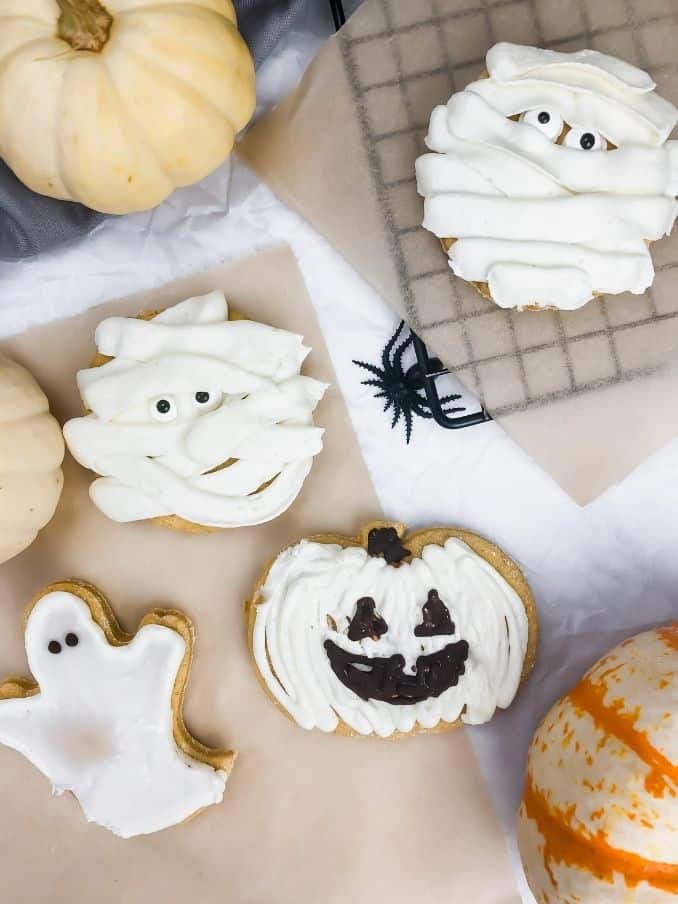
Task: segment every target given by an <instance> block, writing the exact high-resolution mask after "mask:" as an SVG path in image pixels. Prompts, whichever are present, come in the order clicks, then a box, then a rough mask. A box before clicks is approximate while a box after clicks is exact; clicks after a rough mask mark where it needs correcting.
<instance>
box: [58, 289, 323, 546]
mask: <svg viewBox="0 0 678 904" xmlns="http://www.w3.org/2000/svg"><path fill="white" fill-rule="evenodd" d="M95 339H96V344H97V348H98V350H99V353H100V355H102V356H106V357H105V358H104V359H102V360H104V361H106V363H103V364H102V365H101V366H95V367H90V368H88V369H87V370H82V371H80V372H79V373H78V378H77V379H78V387H79V389H80V394H81V395H82V398H83V401H84V404H85V406H86V407H87V409H88V411H89V412H90V413H89V414H88V415H87V416H86V417H79V418H75V419H74V420H71V421H68V423H67V424H66V425H65V427H64V436H65V437H66V443H67V445H68V448H69V450H70V452H71V454H72V455H73V456H74V458H76V459H77V461H79V462H80V464H82V465H83V466H84V467H86V468H89V469H90V470H92V471H95V472H96V473H97V474H99V475H100V477H99V479H97V480H95V481H94V483H93V484H92V485H91V487H90V496H91V498H92V501H93V502H94V504H95V505H96V506H97V507H98V508H99V509H101V511H102V512H103V513H104V514H105V515H107V516H108V517H109V518H111V519H113V520H114V521H119V522H129V521H140V520H145V519H160V520H161V521H162V522H163V523H165V524H167V525H168V526H171V527H179V528H182V529H189V530H195V529H202V528H228V527H240V526H244V525H252V524H261V523H263V522H265V521H270V520H271V519H273V518H276V517H277V516H278V515H280V514H281V513H282V512H284V511H285V510H286V509H287V508H288V507H289V506H290V505H291V504H292V503H293V502H294V500H295V498H296V497H297V495H298V493H299V491H300V490H301V487H302V484H303V482H304V480H305V478H306V476H307V474H308V473H309V471H310V469H311V465H312V463H313V457H314V456H315V455H317V454H318V452H320V450H321V448H322V435H323V431H322V429H320V428H319V427H315V426H314V425H313V411H314V409H315V407H316V405H317V404H318V402H319V401H320V399H321V398H322V396H323V393H324V392H325V389H326V388H327V387H326V384H324V383H320V382H318V381H317V380H312V379H311V378H310V377H304V376H301V373H300V371H301V365H302V362H303V361H304V359H305V357H306V355H307V354H308V352H309V349H308V348H306V347H305V346H304V345H303V342H302V337H301V336H298V335H296V334H294V333H290V332H287V331H286V330H280V329H275V328H273V327H270V326H265V325H263V324H261V323H255V322H253V321H249V320H244V319H241V318H238V319H235V318H233V319H229V311H228V305H227V303H226V299H225V298H224V296H223V294H222V293H221V292H212V293H210V294H209V295H204V296H202V297H198V298H189V299H188V300H187V301H183V302H181V303H180V304H177V305H175V306H174V307H172V308H168V309H167V310H165V311H163V312H162V313H160V314H157V315H156V316H154V317H153V318H152V319H140V318H133V317H132V318H130V317H110V318H108V319H107V320H104V321H103V323H101V324H99V326H98V328H97V330H96V334H95ZM109 359H110V360H109Z"/></svg>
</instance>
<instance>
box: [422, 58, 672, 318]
mask: <svg viewBox="0 0 678 904" xmlns="http://www.w3.org/2000/svg"><path fill="white" fill-rule="evenodd" d="M486 63H487V69H488V73H489V78H484V79H480V80H479V81H477V82H474V83H472V84H470V85H469V86H468V87H467V88H466V89H465V90H464V91H462V92H459V93H457V94H455V95H453V96H452V97H451V98H450V100H449V102H448V104H447V105H446V106H439V107H436V108H435V109H434V110H433V112H432V114H431V121H430V125H429V132H428V136H427V139H426V142H427V145H428V147H429V148H430V150H431V151H432V152H433V153H430V154H425V155H424V156H422V157H420V158H419V159H418V160H417V164H416V171H417V185H418V189H419V192H420V194H421V195H422V196H423V197H424V222H423V225H424V227H425V228H426V229H429V230H430V231H431V232H433V233H434V234H435V235H436V236H438V237H439V238H456V239H457V241H456V242H454V243H453V244H452V246H451V247H450V250H449V252H448V253H449V258H450V266H451V268H452V270H453V271H454V272H455V273H456V274H457V275H458V276H460V277H462V278H463V279H466V280H468V281H471V282H488V283H491V288H490V290H491V293H492V296H493V298H494V300H495V301H496V303H497V304H498V305H500V306H501V307H507V308H522V307H525V306H526V305H532V304H536V305H540V306H549V305H553V306H556V307H559V308H563V309H573V308H577V307H581V306H582V305H583V304H585V303H586V302H587V301H588V300H589V299H590V298H591V297H592V296H593V295H594V293H598V294H601V293H606V294H617V293H621V292H626V291H629V292H633V293H636V294H640V293H642V292H644V291H645V290H646V289H647V288H648V287H649V286H650V285H651V283H652V279H653V278H654V268H653V265H652V259H651V257H650V253H649V251H648V247H647V245H648V243H649V242H651V241H654V240H656V239H659V238H661V237H662V236H664V235H666V234H668V233H669V232H670V231H671V229H672V226H673V223H674V220H675V218H676V214H677V212H678V206H677V205H676V201H675V196H676V194H678V142H676V141H666V139H667V137H668V135H669V133H670V132H671V130H672V129H673V127H674V125H675V124H676V121H677V120H678V110H676V108H675V107H674V106H673V105H672V104H670V103H669V102H668V101H666V100H664V99H663V98H660V97H659V96H658V95H656V94H655V92H654V87H655V85H654V82H653V81H652V79H651V78H650V77H649V76H648V75H647V73H645V72H643V71H642V70H640V69H637V68H636V67H634V66H631V65H630V64H628V63H626V62H624V61H623V60H617V59H615V58H614V57H609V56H607V55H605V54H601V53H597V52H596V51H579V52H577V53H572V54H563V53H556V52H554V51H550V50H540V49H538V48H534V47H523V46H521V45H515V44H505V43H502V44H497V45H495V46H494V47H493V48H491V49H490V51H488V54H487V58H486ZM540 111H541V112H542V113H543V114H546V117H547V118H545V121H544V123H543V127H542V126H540V123H539V119H538V115H539V112H540ZM526 113H529V114H530V115H529V116H524V115H523V116H521V121H514V120H513V119H510V118H509V117H512V116H515V115H517V114H526ZM561 121H562V122H563V123H565V124H567V126H568V127H569V128H570V132H569V133H568V135H567V136H566V137H565V138H564V140H563V141H564V143H558V144H556V143H555V141H556V140H557V139H558V136H557V135H555V134H554V128H553V126H554V122H561ZM582 141H583V142H584V144H587V146H590V147H591V150H585V149H584V144H582ZM608 142H609V143H610V144H613V145H616V147H615V148H613V149H610V150H601V149H602V148H607V147H609V144H608ZM469 246H471V247H469ZM575 271H576V272H575Z"/></svg>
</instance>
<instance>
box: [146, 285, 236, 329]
mask: <svg viewBox="0 0 678 904" xmlns="http://www.w3.org/2000/svg"><path fill="white" fill-rule="evenodd" d="M153 319H154V320H155V322H156V323H169V324H172V325H173V326H186V325H189V324H196V323H222V322H223V321H224V320H227V319H228V303H227V301H226V298H225V297H224V293H223V292H219V291H214V292H208V293H207V295H196V296H194V297H193V298H187V299H185V301H180V302H179V303H178V304H175V305H174V306H173V307H171V308H165V310H164V311H160V312H159V313H158V314H156V315H155V317H154V318H153Z"/></svg>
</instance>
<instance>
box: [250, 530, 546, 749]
mask: <svg viewBox="0 0 678 904" xmlns="http://www.w3.org/2000/svg"><path fill="white" fill-rule="evenodd" d="M431 589H436V590H437V591H438V594H439V596H440V599H441V600H442V601H443V602H444V604H445V605H446V606H447V608H448V610H449V613H450V616H451V620H452V622H453V624H454V633H453V634H452V635H443V636H434V637H417V636H415V634H414V629H415V627H416V626H417V625H418V624H419V623H420V622H421V621H422V605H423V604H424V603H425V602H426V600H427V594H428V592H429V591H430V590H431ZM362 597H371V598H372V599H373V600H374V601H375V603H376V611H377V612H378V613H379V615H380V616H381V617H382V618H383V619H384V620H385V621H386V623H387V625H388V630H387V632H386V633H385V634H383V636H381V637H380V638H379V639H378V640H373V639H372V638H370V637H367V638H365V639H363V640H359V641H351V640H349V639H348V637H347V628H348V624H349V622H350V621H351V619H352V618H353V616H354V614H355V611H356V602H357V600H358V599H360V598H362ZM326 640H331V641H333V642H334V643H336V644H337V645H338V646H339V647H341V648H342V649H343V650H346V651H348V652H350V653H354V654H356V655H364V656H371V657H374V656H376V657H385V656H386V657H388V656H391V655H393V654H401V655H402V656H404V657H405V671H406V672H413V671H414V669H415V666H416V660H417V658H418V657H419V656H421V655H426V654H429V653H433V652H436V651H438V650H440V649H442V648H443V647H444V646H445V645H446V644H448V643H450V642H454V641H459V640H466V641H467V642H468V644H469V656H468V660H467V662H466V666H465V671H464V674H463V675H462V676H461V678H460V679H459V683H458V684H457V685H456V686H454V687H450V688H449V689H448V690H446V691H444V692H443V693H442V694H441V695H440V696H439V697H430V698H429V699H427V700H423V701H420V702H417V703H415V704H412V705H393V704H390V703H386V702H382V701H380V700H374V699H370V700H367V701H366V700H363V699H361V698H360V697H358V696H357V695H356V694H355V693H353V692H352V691H351V690H350V689H349V688H347V687H346V686H345V685H344V684H343V683H342V682H341V681H340V680H339V679H338V678H337V676H336V675H335V673H334V672H333V671H332V668H331V666H330V664H329V659H328V655H327V652H326V650H325V648H324V646H323V644H324V642H325V641H326ZM527 640H528V622H527V616H526V613H525V608H524V605H523V603H522V601H521V599H520V597H519V596H518V594H517V593H516V592H515V591H514V590H513V588H512V587H510V585H509V584H508V583H507V582H506V581H505V580H504V578H503V577H502V576H501V575H500V574H499V573H498V572H497V571H495V569H493V568H492V566H491V565H490V564H489V563H488V562H486V561H485V559H483V558H482V557H481V556H479V555H477V554H476V553H475V552H473V551H472V550H471V549H470V547H469V546H467V545H466V544H465V543H463V542H462V541H461V540H457V539H450V540H448V541H447V542H446V543H445V545H444V546H437V545H434V544H431V545H429V546H426V547H425V548H424V550H423V551H422V555H421V558H415V559H412V561H411V562H409V563H404V564H402V565H400V566H399V567H397V568H395V567H393V566H391V565H388V564H387V563H386V561H385V560H384V559H382V558H376V557H370V556H369V555H368V553H367V551H366V550H365V549H363V548H362V547H350V548H346V549H344V548H342V547H340V546H338V545H333V544H324V543H316V542H313V541H308V540H303V541H301V543H299V544H297V545H296V546H293V547H291V548H289V549H287V550H285V551H284V552H282V553H281V554H280V555H279V556H278V558H277V559H276V560H275V562H274V564H273V566H272V567H271V569H270V571H269V573H268V576H267V578H266V581H265V583H264V585H263V587H262V589H261V602H260V603H259V604H258V605H257V607H256V615H255V623H254V636H253V641H254V659H255V662H256V666H257V669H258V670H259V672H260V674H261V676H262V678H263V680H264V682H265V683H266V686H267V688H268V689H269V690H270V692H271V694H273V696H274V697H275V699H276V700H277V701H278V702H279V703H280V705H281V706H283V707H284V708H285V709H286V710H287V711H288V712H289V713H290V715H291V716H292V717H293V718H294V719H295V720H296V721H297V722H298V723H299V725H301V726H302V727H303V728H307V729H310V728H319V729H321V730H323V731H334V730H335V729H336V727H337V726H338V724H339V720H340V719H341V720H342V721H343V722H344V723H345V724H346V725H348V726H349V727H350V728H352V729H353V730H354V731H356V732H358V733H359V734H364V735H367V734H372V733H375V734H378V735H380V736H382V737H388V736H389V735H391V734H393V733H394V732H395V731H401V732H407V731H411V730H412V728H414V726H415V725H416V724H417V723H418V724H419V725H421V726H423V727H425V728H434V727H435V726H436V725H437V724H438V723H439V722H441V721H442V722H455V721H456V720H457V719H458V718H460V717H461V718H462V719H463V721H464V722H467V723H469V724H473V725H476V724H480V723H483V722H486V721H487V720H488V719H490V718H491V717H492V715H493V714H494V712H495V709H496V708H497V707H500V708H505V707H507V706H509V704H510V703H511V701H512V700H513V698H514V696H515V694H516V691H517V689H518V685H519V684H520V679H521V674H522V669H523V663H524V659H525V653H526V649H527Z"/></svg>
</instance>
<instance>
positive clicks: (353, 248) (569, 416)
mask: <svg viewBox="0 0 678 904" xmlns="http://www.w3.org/2000/svg"><path fill="white" fill-rule="evenodd" d="M497 41H515V42H518V43H524V44H536V45H539V46H542V47H548V48H551V49H554V50H559V51H572V50H577V49H580V48H583V47H592V48H594V49H596V50H599V51H602V52H604V53H610V54H613V55H618V56H619V57H621V58H623V59H625V60H628V61H629V62H631V63H633V64H635V65H637V66H641V67H642V68H644V69H647V70H648V71H649V72H650V74H651V75H652V77H653V78H654V79H655V81H656V83H657V90H658V92H659V93H660V94H662V95H663V96H665V97H667V98H668V99H669V100H671V101H673V102H674V103H677V104H678V60H677V59H676V53H675V48H676V46H678V3H676V2H675V0H416V2H414V0H365V2H364V3H363V4H362V6H361V7H360V8H359V10H358V12H357V13H356V14H355V15H354V16H353V17H352V18H351V19H350V20H349V22H348V24H347V26H346V27H345V28H344V29H343V30H342V32H341V33H340V35H339V36H338V37H337V38H334V39H332V40H330V41H329V42H328V43H327V45H326V46H325V48H324V49H323V51H322V52H321V53H320V54H319V56H318V58H317V60H316V61H315V63H314V64H313V65H312V66H311V67H310V69H309V71H308V72H307V74H306V76H305V77H304V79H303V81H302V83H301V85H300V86H299V88H298V90H297V91H295V92H294V93H293V94H292V95H291V96H290V97H289V98H288V99H287V100H286V101H284V102H283V103H282V104H280V105H279V106H278V107H277V108H276V109H275V110H274V111H273V112H271V113H269V114H268V115H267V116H266V117H264V118H263V119H262V120H260V121H259V123H258V124H257V125H256V126H255V128H254V129H253V130H252V131H251V132H250V133H249V136H248V137H247V138H246V140H245V142H244V143H243V145H241V147H240V151H239V153H240V154H241V155H242V156H243V157H244V159H245V160H246V162H248V163H249V164H250V165H251V166H253V167H254V169H255V170H256V171H257V172H258V173H259V174H260V175H261V176H262V177H263V178H265V179H266V180H268V181H269V182H270V183H271V184H272V186H273V188H274V189H275V190H276V192H277V193H278V194H279V195H280V196H281V197H282V199H283V200H284V201H286V202H287V203H288V204H290V205H291V206H293V207H296V208H297V209H299V210H300V211H301V212H302V213H303V214H304V215H305V216H306V217H307V218H308V219H309V220H310V221H311V223H313V225H314V226H315V227H316V228H317V229H319V230H320V231H321V232H322V233H323V234H325V235H326V236H328V237H329V239H330V240H331V241H332V242H333V244H334V245H335V246H336V247H337V249H338V250H339V251H340V252H341V253H342V254H343V255H344V256H345V257H346V258H347V259H348V260H349V261H350V262H351V263H352V264H353V265H354V266H355V267H356V269H357V270H358V271H359V272H360V273H361V274H362V275H363V276H364V277H365V278H366V279H367V280H368V281H369V282H370V283H371V284H372V286H373V287H374V288H375V289H376V290H377V291H378V292H379V294H380V295H381V297H382V298H383V299H384V301H385V302H386V303H388V304H390V305H391V306H392V307H394V308H395V309H396V311H397V312H398V313H399V314H400V315H401V316H402V317H404V318H405V319H406V320H407V321H408V323H409V324H410V326H412V328H413V329H414V330H415V331H416V332H417V333H418V334H419V335H420V336H421V337H422V338H423V339H424V340H425V341H426V343H427V344H428V345H429V348H430V349H431V350H432V351H435V353H436V354H437V355H439V356H440V357H441V358H442V360H443V361H444V362H445V363H446V364H447V366H448V367H449V368H450V369H452V370H453V371H454V372H455V373H456V375H457V376H458V377H459V378H460V379H461V380H462V382H463V383H464V384H465V385H466V386H467V387H468V389H470V390H471V391H472V392H474V393H476V394H477V395H478V396H479V397H480V398H481V399H482V400H483V402H484V404H485V405H486V407H487V408H488V409H489V411H490V413H491V414H493V415H494V416H495V417H497V418H498V419H499V420H500V421H501V423H502V424H504V425H505V427H506V429H507V431H508V432H509V433H511V435H512V436H513V437H514V438H515V439H516V440H517V441H518V442H519V443H520V445H521V446H523V448H525V449H526V450H527V451H528V452H529V453H530V454H531V455H532V456H533V458H535V460H536V461H537V462H538V463H539V464H540V465H541V466H542V467H544V468H545V469H546V470H547V471H548V472H549V473H550V474H551V476H553V477H554V478H555V479H556V480H557V481H558V482H559V483H560V484H561V486H562V487H563V488H564V489H565V490H566V491H567V492H568V493H570V495H571V496H572V497H573V498H574V499H576V500H577V501H578V502H580V503H586V502H589V501H590V500H591V499H592V498H594V497H595V495H597V494H598V493H599V492H601V491H602V490H604V489H606V488H607V487H609V486H610V484H612V483H614V482H615V481H617V480H619V479H621V478H622V477H624V476H625V475H626V474H627V473H628V472H629V471H630V470H632V469H633V468H634V467H635V466H636V465H638V464H639V463H640V462H641V461H642V460H643V459H645V458H646V457H647V456H648V455H649V454H650V453H651V452H653V451H655V450H656V449H658V448H659V447H660V446H662V445H663V444H664V443H666V442H667V441H668V440H669V439H672V438H673V437H674V436H675V435H676V433H677V432H678V408H677V407H676V406H675V405H674V404H673V399H674V398H675V390H676V381H675V378H674V376H673V375H671V374H669V373H668V371H667V372H666V376H664V372H663V371H661V368H663V367H664V366H665V365H666V363H667V362H669V366H672V365H673V364H675V363H676V362H677V361H678V228H676V229H674V231H673V235H672V236H671V237H670V238H667V239H663V240H662V241H660V242H656V243H654V245H653V248H652V252H653V257H654V260H655V266H656V269H657V275H656V278H655V282H654V285H653V286H652V287H651V289H650V290H648V292H646V293H645V294H644V295H641V296H635V295H631V294H630V293H626V294H624V295H621V296H610V297H608V298H606V299H596V300H594V301H592V302H590V303H589V304H588V305H586V306H585V307H584V308H582V309H581V310H579V311H575V312H562V313H557V312H539V313H534V312H525V313H520V312H515V311H502V310H500V309H498V308H497V307H496V306H495V305H493V304H492V303H491V302H489V301H487V300H486V299H484V298H482V297H481V296H480V295H479V294H478V293H477V292H476V290H475V289H474V288H473V287H472V286H471V285H469V284H468V283H466V282H464V281H463V280H460V279H457V278H456V277H454V275H453V274H452V271H451V270H450V269H449V267H448V265H447V260H446V257H445V255H444V254H443V252H442V250H441V247H440V243H439V242H438V240H437V239H436V238H435V237H434V236H433V235H431V234H430V233H428V232H426V231H425V230H424V229H422V228H421V225H420V224H421V220H422V216H423V202H422V200H421V198H419V196H418V195H417V192H416V186H415V180H414V161H415V159H416V158H417V156H418V155H419V154H421V153H424V151H425V150H426V148H425V145H424V137H425V135H426V132H427V128H428V120H429V116H430V113H431V110H432V109H433V107H434V106H435V105H436V104H440V103H446V102H447V100H448V98H449V96H450V95H451V94H452V93H453V92H455V91H460V90H462V89H463V88H464V87H465V86H466V85H467V84H468V83H469V82H470V81H472V80H474V79H476V78H478V77H479V75H480V73H481V72H482V71H483V69H484V67H485V54H486V52H487V50H488V49H489V47H491V46H492V45H493V44H494V43H496V42H497ZM386 338H387V337H385V339H386ZM379 351H381V349H375V355H376V354H378V352H379ZM656 369H660V372H661V374H662V375H661V377H660V378H659V379H658V380H655V381H653V382H652V383H651V384H650V383H649V382H648V381H647V380H646V379H645V375H646V373H648V372H650V371H652V370H656ZM594 411H595V417H593V416H591V415H592V412H594ZM545 412H546V416H545ZM375 413H376V404H375ZM580 417H581V420H582V422H583V423H584V422H585V424H586V430H582V429H580V428H579V426H578V421H579V419H580ZM639 423H642V424H643V426H644V429H643V430H642V432H641V431H640V430H639V429H638V424H639ZM554 424H557V425H561V429H556V430H554V429H552V427H553V425H554ZM565 426H566V427H567V429H565ZM611 438H612V440H613V441H614V444H615V447H618V448H622V449H623V450H624V451H623V454H622V455H621V456H618V455H610V454H608V453H609V449H610V448H611V446H612V442H611Z"/></svg>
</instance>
